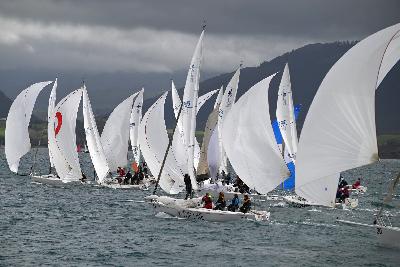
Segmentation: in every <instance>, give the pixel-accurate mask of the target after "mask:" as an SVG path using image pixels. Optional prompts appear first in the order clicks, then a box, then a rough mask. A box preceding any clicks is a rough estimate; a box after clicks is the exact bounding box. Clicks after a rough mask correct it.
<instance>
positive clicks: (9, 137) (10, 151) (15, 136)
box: [4, 81, 51, 173]
mask: <svg viewBox="0 0 400 267" xmlns="http://www.w3.org/2000/svg"><path fill="white" fill-rule="evenodd" d="M50 83H51V81H47V82H40V83H35V84H33V85H31V86H29V87H28V88H26V89H25V90H23V91H22V92H21V93H20V94H19V95H18V96H17V97H16V98H15V100H14V102H13V103H12V104H11V107H10V111H9V112H8V116H7V121H6V129H5V136H4V138H5V148H4V149H5V154H6V158H7V163H8V166H9V167H10V170H11V171H12V172H15V173H17V172H18V167H19V161H20V159H21V157H22V156H23V155H25V154H26V153H28V152H29V150H30V149H31V142H30V139H29V132H28V127H29V122H30V121H31V116H32V111H33V107H34V105H35V102H36V98H37V97H38V95H39V93H40V91H42V89H43V88H44V87H46V86H47V85H49V84H50Z"/></svg>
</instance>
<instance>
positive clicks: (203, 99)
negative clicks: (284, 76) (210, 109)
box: [197, 89, 219, 113]
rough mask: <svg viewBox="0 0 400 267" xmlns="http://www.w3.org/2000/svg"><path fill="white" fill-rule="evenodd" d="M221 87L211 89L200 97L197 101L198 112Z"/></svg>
mask: <svg viewBox="0 0 400 267" xmlns="http://www.w3.org/2000/svg"><path fill="white" fill-rule="evenodd" d="M218 90H219V89H215V90H213V91H210V92H208V93H205V94H204V95H202V96H200V97H199V101H198V103H197V113H199V111H200V109H201V107H202V106H203V105H204V104H205V103H206V102H207V100H208V99H210V98H211V97H212V96H213V95H214V94H215V93H216V92H217V91H218Z"/></svg>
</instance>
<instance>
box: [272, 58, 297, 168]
mask: <svg viewBox="0 0 400 267" xmlns="http://www.w3.org/2000/svg"><path fill="white" fill-rule="evenodd" d="M276 119H277V121H278V125H279V130H280V131H281V134H282V138H283V140H284V142H285V150H287V152H288V156H289V158H290V159H291V160H289V161H288V163H289V162H290V161H293V163H296V153H297V143H298V141H297V129H296V120H295V117H294V107H293V98H292V85H291V83H290V74H289V66H288V64H286V65H285V69H284V71H283V74H282V79H281V83H280V85H279V91H278V101H277V105H276ZM285 156H286V153H285Z"/></svg>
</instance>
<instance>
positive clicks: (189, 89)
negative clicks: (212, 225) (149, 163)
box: [181, 30, 204, 190]
mask: <svg viewBox="0 0 400 267" xmlns="http://www.w3.org/2000/svg"><path fill="white" fill-rule="evenodd" d="M203 37H204V30H203V31H202V32H201V35H200V38H199V41H198V43H197V45H196V48H195V51H194V53H193V57H192V60H191V62H190V67H189V71H188V75H187V78H186V84H185V89H184V91H183V108H182V114H181V116H182V124H183V133H184V144H185V147H186V149H187V152H188V156H187V161H188V170H187V172H188V174H189V175H190V179H191V181H192V186H193V189H194V190H196V189H197V183H196V177H195V173H194V147H195V139H196V137H195V131H196V114H197V103H198V92H199V80H200V67H201V59H202V47H203Z"/></svg>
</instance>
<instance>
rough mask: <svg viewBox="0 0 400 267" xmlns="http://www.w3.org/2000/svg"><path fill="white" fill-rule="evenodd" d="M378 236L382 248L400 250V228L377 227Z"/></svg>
mask: <svg viewBox="0 0 400 267" xmlns="http://www.w3.org/2000/svg"><path fill="white" fill-rule="evenodd" d="M376 235H377V238H378V242H379V244H380V245H381V246H385V247H397V248H400V228H399V227H391V226H376Z"/></svg>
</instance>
